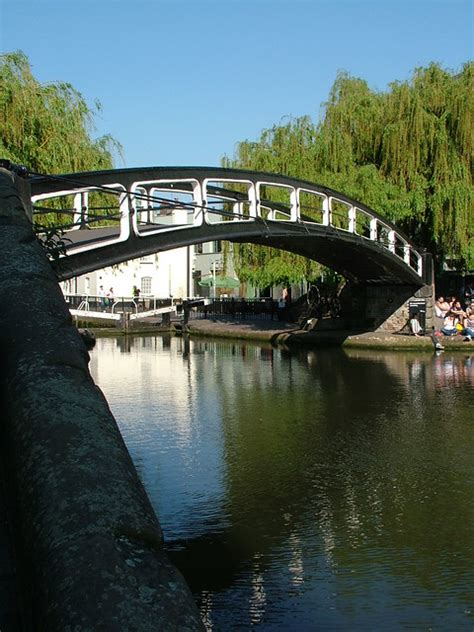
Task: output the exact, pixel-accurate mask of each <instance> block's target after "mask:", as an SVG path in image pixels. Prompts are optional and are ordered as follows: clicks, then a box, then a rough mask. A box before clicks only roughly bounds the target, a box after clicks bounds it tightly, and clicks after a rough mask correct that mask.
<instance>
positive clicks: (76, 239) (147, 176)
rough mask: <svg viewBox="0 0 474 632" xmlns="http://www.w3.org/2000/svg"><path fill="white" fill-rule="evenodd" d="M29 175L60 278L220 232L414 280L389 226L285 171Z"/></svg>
mask: <svg viewBox="0 0 474 632" xmlns="http://www.w3.org/2000/svg"><path fill="white" fill-rule="evenodd" d="M30 181H31V188H32V200H33V204H34V207H33V208H34V212H35V214H39V215H41V216H42V223H48V225H51V223H52V220H51V217H50V216H51V213H53V215H54V218H55V219H54V221H56V222H58V223H60V224H62V225H65V226H66V227H67V233H66V237H67V239H68V240H70V242H69V241H67V242H66V249H67V253H68V256H67V257H61V258H60V259H59V260H58V261H57V262H56V267H57V272H58V275H59V277H60V278H61V279H67V278H71V277H73V276H77V275H79V274H84V273H86V272H89V271H91V270H94V269H97V268H101V267H105V266H108V265H113V264H117V263H120V262H122V261H125V260H127V259H131V258H135V257H140V256H146V255H148V254H152V253H155V252H158V251H163V250H170V249H172V248H176V247H181V246H186V245H191V244H196V243H202V242H206V241H213V240H221V239H225V240H229V241H232V242H248V243H255V244H262V245H266V246H272V247H275V248H280V249H283V250H288V251H291V252H294V253H297V254H300V255H303V256H305V257H308V258H310V259H314V260H316V261H319V262H320V263H322V264H324V265H326V266H328V267H330V268H332V269H334V270H336V271H338V272H339V273H341V274H342V275H343V276H345V277H346V278H347V279H349V280H357V281H361V282H365V283H370V284H387V283H388V284H405V285H407V284H408V285H412V286H415V287H421V286H422V285H423V284H424V280H423V279H424V276H425V270H424V260H423V256H422V255H421V254H420V252H418V251H417V250H416V248H415V247H414V246H413V244H412V243H411V242H410V241H409V240H408V239H407V237H405V236H404V235H403V234H402V233H401V232H400V231H399V230H398V229H397V228H396V226H395V225H393V224H392V223H390V222H389V221H387V220H386V219H384V218H382V217H381V216H380V215H378V214H377V213H375V212H374V211H373V210H371V209H370V208H368V207H367V206H365V205H364V204H362V203H360V202H356V201H355V200H352V199H350V198H347V197H346V196H344V195H343V194H342V193H337V192H335V191H333V190H331V189H328V188H326V187H321V186H317V185H314V184H311V183H309V182H304V181H301V180H296V179H294V178H288V177H285V176H280V175H274V174H266V173H259V172H254V171H243V170H234V169H219V168H204V167H180V168H178V167H150V168H143V169H122V170H114V171H102V172H100V171H99V172H90V173H81V174H72V175H66V176H34V177H32V178H31V180H30ZM51 200H55V202H54V203H50V201H51ZM58 200H59V201H58ZM58 204H59V206H60V208H58ZM52 207H54V211H53V210H52ZM173 209H174V210H177V209H180V210H181V211H184V212H182V213H181V221H180V223H178V224H176V223H174V224H170V219H169V215H170V210H173ZM46 216H47V219H46V221H45V217H46ZM91 229H93V230H91Z"/></svg>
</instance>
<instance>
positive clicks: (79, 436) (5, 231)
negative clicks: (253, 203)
mask: <svg viewBox="0 0 474 632" xmlns="http://www.w3.org/2000/svg"><path fill="white" fill-rule="evenodd" d="M15 179H16V176H13V174H12V173H11V172H10V171H7V170H4V169H0V302H1V303H0V304H1V306H2V309H1V310H0V324H1V326H0V357H1V368H0V370H1V377H2V382H1V383H2V392H1V407H2V411H1V412H2V415H1V420H2V421H1V427H0V433H1V437H0V439H1V441H0V446H1V447H0V449H1V450H2V451H3V457H4V459H5V462H6V478H7V487H8V494H9V500H10V511H11V515H10V520H11V521H12V523H13V524H12V526H13V531H14V534H15V547H16V552H17V557H18V571H19V577H20V583H21V585H20V594H21V596H22V607H21V610H22V613H23V628H24V629H26V630H35V631H37V630H48V631H49V632H54V631H59V630H61V631H64V630H75V631H77V632H80V631H85V630H91V631H95V630H183V631H184V630H202V629H203V626H202V623H201V620H200V618H199V614H198V612H197V609H196V607H195V604H194V602H193V599H192V596H191V593H190V591H189V588H188V587H187V585H186V583H185V582H184V580H183V578H182V576H181V575H180V573H179V572H178V571H177V570H176V568H175V567H174V566H173V565H172V564H171V563H170V562H169V560H168V558H167V556H166V554H165V552H164V551H163V537H162V533H161V529H160V525H159V523H158V520H157V518H156V516H155V514H154V511H153V509H152V507H151V504H150V502H149V500H148V497H147V495H146V493H145V491H144V489H143V486H142V484H141V482H140V480H139V478H138V475H137V473H136V471H135V468H134V466H133V463H132V461H131V459H130V456H129V454H128V451H127V449H126V447H125V445H124V443H123V440H122V437H121V435H120V432H119V430H118V427H117V424H116V422H115V419H114V417H113V416H112V413H111V411H110V409H109V406H108V404H107V402H106V400H105V398H104V396H103V395H102V393H101V391H100V390H99V389H98V388H97V386H96V385H95V384H94V382H93V380H92V378H91V376H90V373H89V370H88V361H89V356H88V353H87V351H86V349H85V347H84V344H83V342H82V340H81V338H80V336H79V334H78V332H77V330H76V328H75V327H74V326H73V324H72V321H71V316H70V314H69V311H68V309H67V306H66V304H65V302H64V299H63V296H62V293H61V290H60V288H59V285H58V283H57V281H56V278H55V275H54V273H53V271H52V268H51V266H50V264H49V262H48V260H47V258H46V256H45V254H44V252H43V250H42V248H41V246H40V245H39V243H38V241H37V240H36V238H35V236H34V234H33V231H32V228H31V224H30V221H29V219H28V218H27V215H26V213H25V205H24V203H23V201H22V199H21V197H20V189H19V187H18V186H17V185H16V182H15Z"/></svg>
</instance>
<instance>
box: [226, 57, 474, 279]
mask: <svg viewBox="0 0 474 632" xmlns="http://www.w3.org/2000/svg"><path fill="white" fill-rule="evenodd" d="M473 67H474V64H472V63H467V64H465V65H464V67H463V69H462V71H461V72H460V73H458V74H454V73H452V72H449V71H446V70H443V69H442V68H441V67H440V66H439V65H437V64H431V65H430V66H429V67H427V68H419V69H416V70H415V71H414V73H413V75H412V77H411V79H410V80H409V81H404V82H395V83H393V84H391V85H390V86H389V89H388V90H387V91H385V92H375V91H373V90H371V89H370V88H369V86H368V85H367V83H366V82H365V81H363V80H361V79H357V78H353V77H351V76H349V75H347V74H346V73H340V74H339V75H338V77H337V78H336V81H335V83H334V85H333V87H332V89H331V92H330V95H329V99H328V101H327V103H325V104H324V105H325V107H324V114H323V116H322V118H321V120H320V122H319V123H317V124H315V123H313V121H312V119H311V118H310V117H309V116H305V117H300V118H297V119H290V120H288V121H287V122H285V123H282V124H280V125H274V126H273V127H272V128H270V129H267V130H264V131H263V132H262V134H261V136H260V139H259V140H258V141H257V142H250V141H243V142H240V143H239V144H238V145H237V148H236V153H235V157H234V158H233V159H229V158H227V157H224V159H223V164H224V166H229V167H235V168H248V169H255V170H262V171H270V172H276V173H283V174H285V175H289V176H293V177H297V178H302V179H305V180H310V181H312V182H316V183H318V184H322V185H325V186H328V187H331V188H334V189H336V190H339V191H341V192H343V193H345V194H346V195H348V196H350V197H353V198H355V199H359V200H361V201H362V202H364V203H365V204H367V205H368V206H371V207H372V208H374V210H376V211H377V212H379V213H380V214H382V215H384V216H385V217H387V218H388V219H390V220H392V221H394V222H396V223H397V225H398V226H400V228H402V230H404V231H405V232H406V233H407V234H408V235H409V236H410V237H411V238H412V239H413V240H414V241H415V243H416V244H417V245H418V246H419V247H420V248H424V249H426V250H428V251H429V252H431V253H432V254H433V255H434V256H435V258H436V260H437V261H438V262H442V261H443V260H444V259H447V258H449V259H454V260H456V261H457V263H458V265H459V267H461V268H471V269H472V267H473V265H474V244H473V226H474V218H473V209H472V199H473V187H472V171H471V164H472V163H471V161H472V149H473V147H472V143H473V137H472V123H473V105H472V93H473ZM234 252H235V257H234V258H235V266H236V270H237V272H238V274H239V275H241V278H243V279H246V280H249V281H252V282H255V284H258V281H259V279H260V277H261V276H262V268H266V269H268V270H269V271H270V272H269V273H268V274H267V276H266V279H267V280H268V281H269V282H272V283H280V282H282V278H284V277H285V274H286V276H287V277H289V276H293V277H294V276H295V274H298V275H299V274H300V271H301V274H302V275H305V276H306V278H311V275H313V274H315V273H316V272H317V268H315V267H314V266H308V264H304V263H302V262H301V261H300V258H299V257H296V256H293V255H287V254H285V255H283V254H282V253H280V252H278V251H275V250H271V249H265V248H263V247H261V246H237V247H236V248H235V249H234ZM272 270H273V271H274V273H272ZM308 275H309V276H308ZM270 277H271V279H270Z"/></svg>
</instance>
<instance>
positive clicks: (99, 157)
mask: <svg viewBox="0 0 474 632" xmlns="http://www.w3.org/2000/svg"><path fill="white" fill-rule="evenodd" d="M100 108H101V106H100V103H98V102H96V103H95V104H94V107H93V109H91V108H90V107H89V106H88V105H87V103H86V102H85V100H84V98H83V97H82V95H81V94H80V93H79V92H77V90H75V89H74V88H73V87H72V86H71V84H69V83H64V82H58V83H54V84H47V85H42V84H41V83H39V82H38V81H37V80H36V79H35V78H34V76H33V74H32V72H31V68H30V64H29V62H28V59H27V57H26V55H24V54H23V53H22V52H15V53H7V54H4V55H0V157H1V158H6V159H9V160H10V161H11V162H13V163H16V164H22V165H25V166H26V167H27V169H28V170H30V171H33V172H38V173H46V174H54V173H74V172H80V171H89V170H91V171H93V170H99V169H110V168H112V167H113V163H114V160H113V157H114V154H116V153H118V154H119V155H120V154H121V146H120V144H119V143H118V142H117V141H115V140H114V139H113V138H112V137H111V136H102V137H100V138H97V139H95V140H94V139H93V138H92V137H91V133H92V132H93V129H94V127H93V120H94V116H95V115H96V114H98V113H99V112H100ZM93 195H95V196H96V198H97V202H96V203H97V205H98V206H99V207H105V206H106V204H109V202H106V201H104V198H105V197H106V196H104V194H102V193H96V194H93ZM41 206H42V207H43V208H51V209H53V210H55V211H56V212H55V213H44V214H39V215H36V216H35V231H36V232H37V233H38V234H39V235H40V236H41V237H40V242H41V244H42V246H43V247H44V248H45V250H46V252H47V253H48V255H49V257H50V258H51V259H53V260H55V259H57V258H58V257H59V256H60V255H61V254H64V253H65V248H66V243H65V241H66V240H65V239H63V237H62V232H61V230H60V228H59V226H60V225H65V224H68V223H70V222H71V219H72V218H71V216H70V215H68V214H64V213H61V208H62V207H64V206H67V207H68V208H69V209H70V207H71V206H72V198H71V197H69V198H64V199H62V200H50V201H44V202H43V203H42V204H41ZM92 214H93V213H92ZM101 214H102V215H104V211H101ZM102 223H107V222H106V221H104V222H102Z"/></svg>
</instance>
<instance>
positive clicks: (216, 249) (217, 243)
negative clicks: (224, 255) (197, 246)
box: [214, 241, 222, 253]
mask: <svg viewBox="0 0 474 632" xmlns="http://www.w3.org/2000/svg"><path fill="white" fill-rule="evenodd" d="M214 252H215V253H216V252H222V242H221V241H215V242H214Z"/></svg>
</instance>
